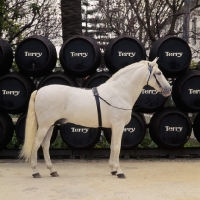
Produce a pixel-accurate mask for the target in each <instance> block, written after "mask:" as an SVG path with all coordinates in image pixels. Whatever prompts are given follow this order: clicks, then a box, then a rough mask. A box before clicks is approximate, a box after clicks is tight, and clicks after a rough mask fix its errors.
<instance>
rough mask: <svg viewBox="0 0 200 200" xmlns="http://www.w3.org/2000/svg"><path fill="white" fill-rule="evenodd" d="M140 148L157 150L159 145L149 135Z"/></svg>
mask: <svg viewBox="0 0 200 200" xmlns="http://www.w3.org/2000/svg"><path fill="white" fill-rule="evenodd" d="M138 147H139V148H157V145H156V144H155V143H154V142H153V141H152V139H151V137H150V135H149V133H147V134H146V135H145V137H144V140H143V141H142V142H141V143H140V144H139V145H138Z"/></svg>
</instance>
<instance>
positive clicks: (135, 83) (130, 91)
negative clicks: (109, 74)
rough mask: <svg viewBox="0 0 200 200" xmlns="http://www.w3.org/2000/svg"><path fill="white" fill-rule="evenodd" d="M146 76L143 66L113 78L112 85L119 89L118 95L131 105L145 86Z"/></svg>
mask: <svg viewBox="0 0 200 200" xmlns="http://www.w3.org/2000/svg"><path fill="white" fill-rule="evenodd" d="M148 74H149V72H148V70H147V68H145V66H144V67H141V66H140V67H136V68H135V69H134V70H133V69H131V68H130V69H127V70H124V71H123V72H122V74H121V75H120V74H119V76H118V77H117V76H116V77H114V78H113V80H112V84H113V85H114V87H116V88H118V89H119V94H118V95H119V96H121V98H123V99H126V100H127V101H129V102H130V104H131V105H133V104H134V103H135V101H136V100H137V98H138V97H139V95H140V93H141V91H142V89H143V87H144V86H145V85H146V82H147V77H148Z"/></svg>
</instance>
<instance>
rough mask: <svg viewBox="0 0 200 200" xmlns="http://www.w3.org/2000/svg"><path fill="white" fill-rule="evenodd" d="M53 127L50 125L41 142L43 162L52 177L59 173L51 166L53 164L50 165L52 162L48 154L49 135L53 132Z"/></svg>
mask: <svg viewBox="0 0 200 200" xmlns="http://www.w3.org/2000/svg"><path fill="white" fill-rule="evenodd" d="M53 128H54V126H51V127H50V129H49V130H48V133H47V135H46V136H45V138H44V140H43V142H42V148H43V154H44V159H45V163H46V165H47V169H49V170H50V175H51V176H52V177H58V176H59V175H58V173H57V172H56V171H55V169H54V168H53V165H52V162H51V159H50V155H49V146H50V139H51V136H52V133H53Z"/></svg>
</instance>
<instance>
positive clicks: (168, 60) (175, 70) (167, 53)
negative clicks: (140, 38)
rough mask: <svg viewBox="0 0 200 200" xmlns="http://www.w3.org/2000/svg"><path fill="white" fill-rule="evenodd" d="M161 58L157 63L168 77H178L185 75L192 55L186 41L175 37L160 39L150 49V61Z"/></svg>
mask: <svg viewBox="0 0 200 200" xmlns="http://www.w3.org/2000/svg"><path fill="white" fill-rule="evenodd" d="M156 57H159V59H158V61H157V63H158V65H159V68H160V69H161V70H162V72H163V74H164V75H165V76H166V77H177V76H179V75H181V74H183V73H185V72H186V71H187V69H188V67H189V65H190V62H191V58H192V54H191V50H190V47H189V45H188V44H187V42H185V40H183V39H181V38H179V37H175V36H165V37H162V38H160V39H158V40H157V41H156V42H155V43H154V45H153V46H152V48H151V49H150V54H149V60H151V61H152V60H154V58H156Z"/></svg>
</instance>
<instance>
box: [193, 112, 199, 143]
mask: <svg viewBox="0 0 200 200" xmlns="http://www.w3.org/2000/svg"><path fill="white" fill-rule="evenodd" d="M193 131H194V136H195V138H196V139H197V141H198V142H200V113H198V114H197V115H196V117H195V118H194V123H193Z"/></svg>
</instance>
